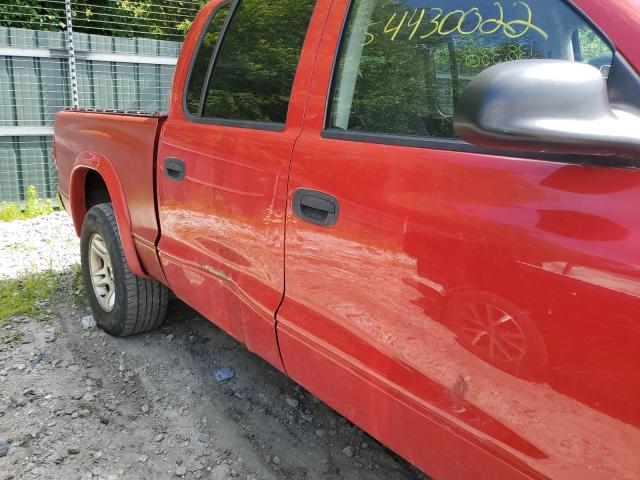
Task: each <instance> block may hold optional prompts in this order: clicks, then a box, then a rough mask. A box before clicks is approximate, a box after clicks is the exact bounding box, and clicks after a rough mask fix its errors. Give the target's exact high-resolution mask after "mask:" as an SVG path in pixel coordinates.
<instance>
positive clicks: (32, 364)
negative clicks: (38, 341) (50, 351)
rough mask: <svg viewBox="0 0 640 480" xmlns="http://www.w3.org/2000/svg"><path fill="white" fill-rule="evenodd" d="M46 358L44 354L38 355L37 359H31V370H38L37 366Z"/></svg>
mask: <svg viewBox="0 0 640 480" xmlns="http://www.w3.org/2000/svg"><path fill="white" fill-rule="evenodd" d="M43 358H44V353H38V354H37V355H36V356H35V357H33V358H32V359H31V368H36V366H37V365H38V364H39V363H40V362H41V361H42V359H43Z"/></svg>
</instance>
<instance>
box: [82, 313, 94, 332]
mask: <svg viewBox="0 0 640 480" xmlns="http://www.w3.org/2000/svg"><path fill="white" fill-rule="evenodd" d="M80 322H81V324H82V329H83V330H89V329H91V328H94V327H95V326H96V325H98V324H97V323H96V320H95V318H93V315H87V316H86V317H82V320H81V321H80Z"/></svg>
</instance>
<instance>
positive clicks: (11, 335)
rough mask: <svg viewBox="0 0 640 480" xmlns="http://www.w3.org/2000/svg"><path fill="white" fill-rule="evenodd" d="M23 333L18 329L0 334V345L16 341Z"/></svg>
mask: <svg viewBox="0 0 640 480" xmlns="http://www.w3.org/2000/svg"><path fill="white" fill-rule="evenodd" d="M23 335H24V334H23V333H22V332H19V331H18V330H10V331H9V332H7V333H5V334H4V335H1V336H0V345H5V344H7V343H11V342H17V341H18V340H20V339H21V338H22V336H23Z"/></svg>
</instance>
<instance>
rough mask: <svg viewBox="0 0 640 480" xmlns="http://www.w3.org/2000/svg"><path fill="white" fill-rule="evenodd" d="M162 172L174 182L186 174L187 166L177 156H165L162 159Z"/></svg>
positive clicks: (180, 179) (181, 179)
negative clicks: (165, 157)
mask: <svg viewBox="0 0 640 480" xmlns="http://www.w3.org/2000/svg"><path fill="white" fill-rule="evenodd" d="M164 174H165V175H166V176H167V177H169V178H170V179H171V180H173V181H175V182H181V181H183V180H184V177H185V175H186V174H187V167H186V166H185V164H184V162H183V161H182V160H180V159H178V158H167V159H166V160H165V161H164Z"/></svg>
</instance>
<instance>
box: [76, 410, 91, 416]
mask: <svg viewBox="0 0 640 480" xmlns="http://www.w3.org/2000/svg"><path fill="white" fill-rule="evenodd" d="M78 415H79V416H80V417H82V418H87V417H88V416H89V415H91V412H90V411H89V410H87V409H86V408H85V409H83V410H80V411H79V412H78Z"/></svg>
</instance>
